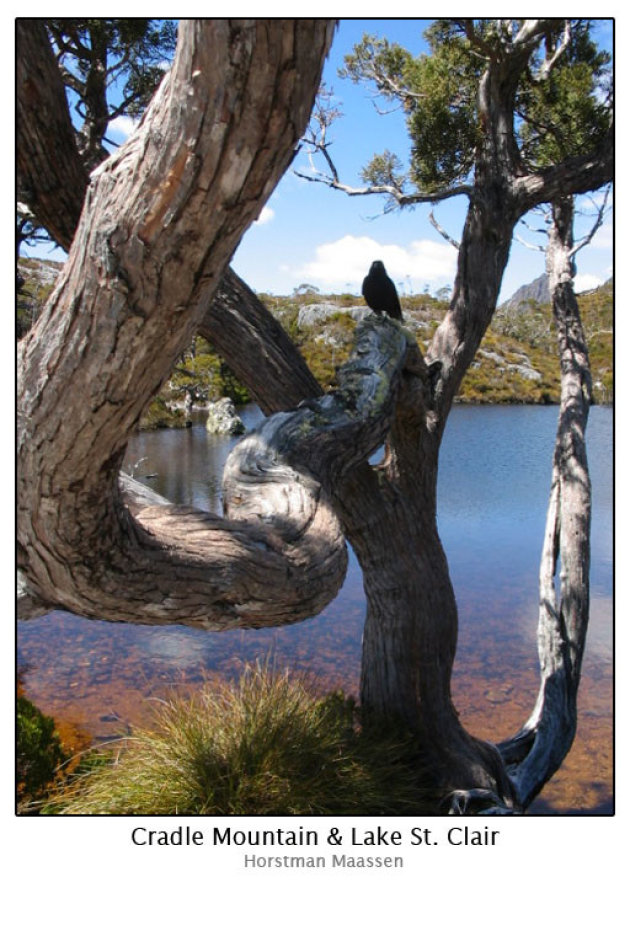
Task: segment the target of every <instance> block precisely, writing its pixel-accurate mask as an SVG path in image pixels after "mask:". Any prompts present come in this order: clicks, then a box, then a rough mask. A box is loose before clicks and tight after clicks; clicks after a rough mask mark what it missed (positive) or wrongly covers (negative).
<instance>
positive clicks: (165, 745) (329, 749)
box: [50, 666, 427, 816]
mask: <svg viewBox="0 0 630 936" xmlns="http://www.w3.org/2000/svg"><path fill="white" fill-rule="evenodd" d="M421 786H422V783H421V777H420V770H419V768H418V765H417V763H415V761H414V754H413V746H412V744H411V743H410V739H409V738H405V736H404V735H403V734H402V733H400V732H394V733H392V732H391V731H390V732H387V733H384V732H376V731H374V730H371V731H370V732H365V731H360V730H359V729H358V725H357V711H356V706H355V703H354V702H353V700H352V699H348V698H346V697H344V696H343V694H342V693H334V694H332V695H328V696H325V697H323V698H322V697H317V696H316V695H315V694H314V692H313V689H312V687H311V686H310V685H309V684H308V682H306V681H305V680H304V679H301V678H298V677H296V676H290V675H289V674H288V673H286V672H285V673H282V674H278V673H274V672H271V671H269V670H268V669H266V668H264V667H261V666H257V667H253V668H248V669H246V670H245V672H244V674H243V676H242V677H241V679H240V680H239V682H238V683H236V684H230V685H223V686H220V687H215V686H212V687H210V686H208V687H205V688H204V689H202V690H201V691H200V692H199V693H198V694H196V695H195V696H194V697H192V698H188V699H182V698H173V699H170V700H168V701H164V702H161V703H159V704H158V705H157V707H156V713H155V724H154V726H153V727H152V728H151V729H150V730H147V729H142V730H138V731H137V732H136V733H135V734H134V735H133V736H132V737H131V738H129V739H128V740H127V742H126V745H125V747H124V749H123V750H122V751H121V753H120V754H119V755H118V757H117V758H116V759H115V760H114V761H113V762H110V763H109V764H107V765H106V766H98V767H96V768H95V769H93V770H90V771H88V772H84V773H82V774H80V775H79V776H77V777H75V778H74V780H72V781H71V782H70V783H69V784H68V785H67V786H66V788H65V790H64V791H63V792H62V793H61V794H59V795H58V796H57V797H56V798H55V800H54V803H53V804H51V807H52V808H51V809H50V811H54V812H56V813H63V814H82V815H86V814H98V815H182V814H184V815H215V816H226V815H263V816H264V815H344V814H345V815H386V814H390V815H392V814H400V813H409V814H414V813H416V814H417V813H418V812H421V811H423V812H425V813H426V812H427V801H426V799H423V796H422V792H421Z"/></svg>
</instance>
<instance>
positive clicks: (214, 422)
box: [206, 397, 245, 435]
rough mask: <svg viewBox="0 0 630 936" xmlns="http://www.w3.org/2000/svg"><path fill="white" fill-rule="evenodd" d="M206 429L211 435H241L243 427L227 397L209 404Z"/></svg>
mask: <svg viewBox="0 0 630 936" xmlns="http://www.w3.org/2000/svg"><path fill="white" fill-rule="evenodd" d="M206 429H207V431H208V432H211V433H212V434H213V435H243V433H244V432H245V426H244V425H243V421H242V420H241V418H240V416H239V415H238V413H237V412H236V407H235V406H234V403H233V402H232V400H230V398H229V397H223V398H222V399H221V400H217V401H216V402H215V403H210V404H209V407H208V419H207V420H206Z"/></svg>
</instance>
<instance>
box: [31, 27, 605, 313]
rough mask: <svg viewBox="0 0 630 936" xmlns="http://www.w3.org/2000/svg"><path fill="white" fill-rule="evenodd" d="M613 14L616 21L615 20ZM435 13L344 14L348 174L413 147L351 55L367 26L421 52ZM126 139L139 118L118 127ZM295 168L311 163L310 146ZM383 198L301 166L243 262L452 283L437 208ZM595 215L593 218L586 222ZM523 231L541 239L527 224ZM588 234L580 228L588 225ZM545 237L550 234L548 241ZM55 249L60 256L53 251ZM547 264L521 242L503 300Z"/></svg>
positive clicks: (409, 285) (350, 280)
mask: <svg viewBox="0 0 630 936" xmlns="http://www.w3.org/2000/svg"><path fill="white" fill-rule="evenodd" d="M609 22H610V21H608V23H609ZM428 23H429V21H428V20H417V19H416V20H404V19H396V20H386V19H379V20H360V19H351V20H342V21H341V23H340V25H339V28H338V30H337V32H336V35H335V39H334V42H333V47H332V50H331V53H330V55H329V57H328V60H327V62H326V65H325V69H324V75H323V78H324V81H325V82H326V84H327V85H328V86H329V87H330V88H332V90H333V91H334V94H335V98H336V103H337V104H338V106H339V107H340V109H341V111H342V112H343V116H342V117H341V118H340V119H339V120H338V121H337V122H336V124H335V125H334V127H333V128H332V130H331V138H332V139H333V140H334V143H333V147H332V149H331V154H332V155H333V158H334V160H335V163H336V165H337V168H338V170H339V174H340V178H341V179H342V181H344V182H346V183H348V184H351V185H360V184H361V180H360V170H361V168H362V166H364V165H365V164H366V163H367V162H368V161H369V159H370V158H371V156H372V155H373V154H374V153H375V152H381V151H382V150H383V149H385V148H387V149H389V150H391V151H393V152H395V153H397V154H398V155H399V156H400V157H401V158H402V159H403V161H404V160H405V157H406V155H407V153H408V151H409V140H408V137H407V133H406V128H405V121H404V115H403V114H402V113H401V112H400V111H395V112H393V113H390V114H387V115H385V116H383V115H379V114H378V113H377V111H376V109H375V107H374V103H373V100H372V98H371V96H370V94H369V91H368V89H367V88H364V87H362V86H358V85H354V84H353V83H352V82H350V81H348V80H343V79H340V78H339V77H338V74H337V72H338V68H339V67H340V65H342V64H343V58H344V55H345V54H347V53H348V52H350V51H351V50H352V48H353V46H354V44H355V43H357V42H359V41H360V39H361V37H362V36H363V34H364V33H365V32H369V33H372V34H376V35H379V36H383V37H386V38H388V39H389V40H390V41H397V42H400V43H401V44H402V45H404V46H405V47H406V48H408V49H409V50H410V51H411V52H413V53H414V54H418V53H420V52H422V51H424V50H425V49H426V45H425V42H424V39H423V35H422V34H423V31H424V29H425V28H426V26H427V25H428ZM598 30H599V31H600V32H601V38H600V42H601V44H602V45H604V46H605V47H607V48H610V47H611V41H612V40H611V36H610V32H611V30H610V29H609V28H608V27H607V26H606V24H605V23H604V22H602V23H600V24H599V26H598ZM111 130H112V134H111V135H112V136H113V137H114V138H116V133H117V131H118V140H120V141H122V139H123V138H124V134H125V132H127V131H128V130H129V123H127V124H126V125H123V124H121V125H119V127H118V128H111ZM293 168H295V169H298V170H305V171H308V168H309V166H308V159H307V156H306V155H305V153H304V152H301V153H299V154H298V155H297V157H296V159H295V160H294V163H293ZM383 207H384V201H383V199H382V198H381V197H379V196H376V195H374V196H367V197H349V196H347V195H345V194H343V193H340V192H335V191H333V190H331V189H329V188H327V187H326V186H324V185H321V184H315V183H309V182H305V181H303V180H301V179H299V178H298V177H297V176H296V175H295V174H294V173H293V172H292V170H291V169H289V170H288V172H287V173H286V175H285V176H284V178H283V179H282V180H281V181H280V183H279V184H278V186H277V187H276V190H275V192H274V193H273V195H272V196H271V198H270V200H269V202H268V203H267V205H266V206H265V207H264V208H263V210H262V212H261V215H260V218H259V221H258V222H257V223H256V224H254V225H253V226H252V227H251V228H250V229H249V230H248V231H247V232H246V233H245V235H244V237H243V239H242V241H241V244H240V245H239V247H238V249H237V251H236V253H235V255H234V258H233V266H234V269H235V270H236V271H237V273H239V275H240V276H242V277H243V279H244V280H245V281H246V282H247V283H248V284H249V285H250V286H251V287H252V288H253V289H255V290H257V291H264V292H270V293H275V294H277V295H284V294H290V293H291V292H292V291H293V290H294V289H295V288H296V287H297V286H299V285H300V284H302V283H310V284H312V285H314V286H316V287H317V288H318V289H320V290H321V291H322V292H346V291H348V292H355V293H357V294H358V293H359V291H360V285H361V281H362V278H363V276H364V275H365V273H366V272H367V269H368V267H369V264H370V263H371V261H372V260H374V259H377V258H379V259H382V260H383V261H384V262H385V265H386V267H387V269H388V272H389V274H390V276H391V277H392V278H393V279H394V281H395V282H396V283H397V286H398V289H399V292H400V293H401V294H405V293H410V292H420V291H424V290H426V289H428V290H429V291H430V292H433V293H435V292H436V291H437V290H438V289H440V288H441V287H444V286H451V285H452V282H453V278H454V271H455V261H456V251H455V249H454V248H453V247H451V246H450V245H449V244H448V243H447V242H446V240H444V239H443V238H442V237H440V235H439V234H438V233H437V232H436V231H435V229H434V228H433V226H432V225H431V224H430V223H429V221H428V207H425V206H422V205H420V206H418V207H417V208H415V209H408V210H406V211H404V212H400V211H396V212H391V213H388V214H384V213H383ZM466 207H467V200H466V199H465V198H462V197H460V198H456V199H452V200H450V201H448V202H443V203H441V204H440V205H438V206H437V207H436V209H435V215H436V218H437V220H438V221H439V222H440V224H441V225H442V227H443V228H445V229H446V230H447V231H448V233H449V234H450V235H451V236H452V237H454V238H455V239H456V240H457V239H459V237H460V234H461V230H462V225H463V221H464V216H465V211H466ZM585 223H586V222H585ZM521 233H522V237H523V238H524V239H527V240H528V241H532V240H533V239H534V235H532V234H531V233H530V232H529V231H527V230H526V229H525V228H523V229H522V232H521ZM578 233H579V231H578ZM539 242H540V243H541V244H542V241H539ZM44 255H48V256H53V255H51V254H44ZM577 262H578V276H577V278H576V287H577V288H578V289H580V288H592V287H593V286H596V285H598V284H599V283H602V282H604V281H605V280H606V279H608V277H610V276H611V274H612V218H611V216H610V215H609V216H608V219H607V221H606V223H605V224H604V226H603V227H602V229H601V230H600V231H599V232H598V234H597V235H596V237H595V238H594V240H593V242H592V243H591V245H590V246H589V247H587V248H585V249H584V250H582V251H580V253H579V254H578V257H577ZM543 272H544V254H543V253H542V252H541V251H533V250H530V249H527V248H526V247H524V246H522V245H521V244H519V243H518V242H515V243H514V244H513V247H512V251H511V255H510V261H509V264H508V268H507V270H506V273H505V276H504V281H503V289H502V293H501V298H502V299H503V298H507V297H509V296H510V295H511V294H512V293H513V292H514V290H515V289H517V288H518V287H519V286H521V285H522V284H523V283H528V282H530V281H531V280H533V279H535V278H536V277H537V276H540V274H541V273H543Z"/></svg>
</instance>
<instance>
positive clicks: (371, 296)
mask: <svg viewBox="0 0 630 936" xmlns="http://www.w3.org/2000/svg"><path fill="white" fill-rule="evenodd" d="M361 292H362V293H363V298H364V299H365V301H366V302H367V304H368V305H369V307H370V309H372V311H373V312H387V314H388V315H389V316H390V317H391V318H393V319H398V321H399V322H402V310H401V308H400V299H399V298H398V293H397V292H396V287H395V286H394V284H393V282H392V281H391V280H390V278H389V276H388V275H387V271H386V270H385V266H384V264H383V261H382V260H375V261H374V263H373V264H372V266H371V267H370V272H369V273H368V275H367V276H366V277H365V279H364V280H363V288H362V290H361Z"/></svg>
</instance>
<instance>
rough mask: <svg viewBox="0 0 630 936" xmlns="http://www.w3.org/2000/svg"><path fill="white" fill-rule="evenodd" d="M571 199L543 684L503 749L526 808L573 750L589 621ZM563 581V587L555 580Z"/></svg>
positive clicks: (557, 292) (587, 501)
mask: <svg viewBox="0 0 630 936" xmlns="http://www.w3.org/2000/svg"><path fill="white" fill-rule="evenodd" d="M574 274H575V270H574V263H573V199H572V198H570V197H569V198H564V199H558V200H556V201H555V202H554V204H553V205H552V226H551V229H550V233H549V245H548V248H547V275H548V276H549V289H550V292H551V298H552V304H553V314H554V318H555V322H556V330H557V335H558V351H559V356H560V366H561V398H560V412H559V415H558V429H557V433H556V443H555V449H554V454H553V466H552V477H551V493H550V497H549V507H548V511H547V523H546V528H545V538H544V544H543V552H542V558H541V563H540V609H539V618H538V655H539V660H540V669H541V684H540V691H539V694H538V699H537V701H536V705H535V707H534V710H533V712H532V714H531V716H530V718H529V720H528V721H527V723H526V724H525V725H524V726H523V729H522V731H521V732H520V733H519V734H518V735H517V736H516V737H515V738H513V739H512V740H511V741H509V742H507V743H505V744H504V745H501V750H502V752H503V755H504V758H505V760H506V761H507V762H508V763H510V764H511V767H510V776H511V777H512V780H513V782H514V785H515V787H516V790H517V795H518V799H519V801H520V802H521V804H522V805H523V807H526V806H527V805H528V804H529V803H530V802H531V801H532V800H533V799H534V797H535V796H536V795H537V794H538V793H539V792H540V790H541V789H542V788H543V786H544V785H545V783H546V782H547V780H548V779H549V778H550V777H551V776H552V775H553V774H554V773H555V771H556V770H557V769H558V767H559V766H560V764H561V763H562V761H563V760H564V758H565V757H566V755H567V753H568V751H569V750H570V748H571V745H572V743H573V739H574V737H575V731H576V727H577V692H578V686H579V682H580V671H581V665H582V655H583V652H584V645H585V641H586V630H587V626H588V615H589V565H590V522H591V482H590V477H589V472H588V463H587V457H586V441H585V433H586V423H587V420H588V412H589V407H590V403H591V372H590V365H589V360H588V351H587V345H586V340H585V337H584V331H583V329H582V323H581V320H580V311H579V307H578V304H577V301H576V298H575V293H574V291H573V276H574ZM558 579H559V587H557V584H556V583H557V581H558Z"/></svg>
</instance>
